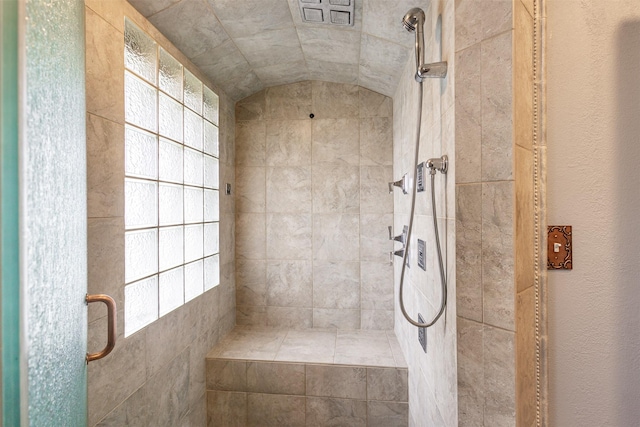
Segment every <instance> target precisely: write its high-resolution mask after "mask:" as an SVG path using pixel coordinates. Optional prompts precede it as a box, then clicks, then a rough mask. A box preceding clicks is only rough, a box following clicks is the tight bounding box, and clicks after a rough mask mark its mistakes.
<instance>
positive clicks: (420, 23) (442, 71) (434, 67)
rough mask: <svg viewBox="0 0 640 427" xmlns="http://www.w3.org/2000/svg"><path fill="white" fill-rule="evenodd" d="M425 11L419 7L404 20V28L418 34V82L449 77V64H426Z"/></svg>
mask: <svg viewBox="0 0 640 427" xmlns="http://www.w3.org/2000/svg"><path fill="white" fill-rule="evenodd" d="M424 20H425V15H424V11H423V10H422V9H420V8H418V7H414V8H413V9H411V10H409V11H408V12H407V13H406V14H405V15H404V17H403V18H402V26H403V27H404V28H405V29H406V30H407V31H409V32H410V33H413V32H415V33H416V81H417V82H418V83H422V81H423V80H424V79H425V78H427V77H429V78H443V77H446V76H447V63H446V62H434V63H431V64H425V63H424Z"/></svg>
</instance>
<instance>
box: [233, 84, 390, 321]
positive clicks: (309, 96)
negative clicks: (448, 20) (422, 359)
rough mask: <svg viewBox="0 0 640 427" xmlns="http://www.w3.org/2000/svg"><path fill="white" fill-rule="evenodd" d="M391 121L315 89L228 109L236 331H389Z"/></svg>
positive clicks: (352, 93) (376, 97)
mask: <svg viewBox="0 0 640 427" xmlns="http://www.w3.org/2000/svg"><path fill="white" fill-rule="evenodd" d="M310 114H313V115H314V118H313V119H311V118H310V117H309V115H310ZM391 116H392V104H391V99H390V98H388V97H385V96H383V95H380V94H377V93H375V92H372V91H370V90H367V89H364V88H360V87H358V86H354V85H347V84H337V83H326V82H319V81H313V82H312V81H305V82H301V83H293V84H289V85H284V86H275V87H271V88H268V89H265V90H263V91H261V92H258V93H256V94H254V95H252V96H250V97H248V98H245V99H244V100H242V101H239V102H238V104H237V105H236V120H237V122H236V147H237V156H236V182H237V188H236V193H235V195H236V206H237V214H236V224H237V229H236V255H237V257H238V261H237V264H236V275H237V292H238V294H237V301H238V324H243V325H268V326H283V327H292V328H310V327H315V328H347V329H359V328H362V329H392V328H393V281H392V277H391V276H392V268H391V266H390V265H389V251H390V250H391V242H390V241H389V239H388V232H387V227H388V226H389V225H392V223H393V215H392V213H393V198H392V196H391V195H390V194H388V190H387V182H388V181H390V180H391V161H392V158H391V156H392V127H391V121H392V118H391Z"/></svg>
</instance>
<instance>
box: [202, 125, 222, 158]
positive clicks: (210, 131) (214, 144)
mask: <svg viewBox="0 0 640 427" xmlns="http://www.w3.org/2000/svg"><path fill="white" fill-rule="evenodd" d="M218 146H219V143H218V128H217V127H216V126H214V125H212V124H211V123H209V122H208V121H206V120H205V121H204V152H205V153H207V154H211V155H212V156H215V157H220V154H219V148H218Z"/></svg>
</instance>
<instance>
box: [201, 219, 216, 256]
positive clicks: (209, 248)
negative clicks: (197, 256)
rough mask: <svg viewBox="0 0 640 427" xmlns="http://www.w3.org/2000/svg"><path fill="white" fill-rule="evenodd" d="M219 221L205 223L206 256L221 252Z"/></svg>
mask: <svg viewBox="0 0 640 427" xmlns="http://www.w3.org/2000/svg"><path fill="white" fill-rule="evenodd" d="M219 228H220V227H219V223H217V222H214V223H211V224H205V225H204V256H209V255H213V254H217V253H218V252H220V230H219Z"/></svg>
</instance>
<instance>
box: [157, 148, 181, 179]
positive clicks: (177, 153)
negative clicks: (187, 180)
mask: <svg viewBox="0 0 640 427" xmlns="http://www.w3.org/2000/svg"><path fill="white" fill-rule="evenodd" d="M183 158H184V154H183V148H182V145H179V144H176V143H174V142H171V141H169V140H167V139H164V138H160V161H159V164H160V166H159V169H160V172H159V177H160V180H161V181H169V182H177V183H179V184H181V183H182V179H183V178H182V162H183V160H184V159H183Z"/></svg>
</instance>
